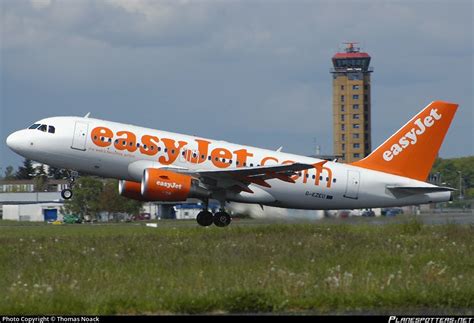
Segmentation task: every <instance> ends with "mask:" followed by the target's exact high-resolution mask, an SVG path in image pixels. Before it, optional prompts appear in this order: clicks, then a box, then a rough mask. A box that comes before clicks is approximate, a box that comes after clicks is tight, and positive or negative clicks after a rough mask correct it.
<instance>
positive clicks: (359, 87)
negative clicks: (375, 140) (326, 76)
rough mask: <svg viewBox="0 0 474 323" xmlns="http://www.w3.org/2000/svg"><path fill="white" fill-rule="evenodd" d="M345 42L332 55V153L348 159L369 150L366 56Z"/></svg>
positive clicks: (354, 159)
mask: <svg viewBox="0 0 474 323" xmlns="http://www.w3.org/2000/svg"><path fill="white" fill-rule="evenodd" d="M355 44H357V43H346V45H347V47H346V48H345V50H344V52H339V53H336V54H335V55H334V56H333V57H332V63H333V68H332V69H331V73H332V79H333V83H332V84H333V85H332V86H333V100H332V102H333V135H334V155H336V156H340V161H341V162H345V163H351V162H354V161H356V160H359V159H362V158H364V157H365V156H367V155H368V154H369V153H370V152H371V124H370V119H371V116H370V108H371V104H370V92H371V86H370V73H372V72H373V69H372V68H371V67H369V64H370V56H369V54H367V53H363V52H361V51H360V48H359V47H355V46H354V45H355Z"/></svg>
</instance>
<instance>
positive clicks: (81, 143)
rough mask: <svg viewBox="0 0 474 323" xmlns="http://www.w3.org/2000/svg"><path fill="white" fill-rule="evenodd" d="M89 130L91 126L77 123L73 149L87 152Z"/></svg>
mask: <svg viewBox="0 0 474 323" xmlns="http://www.w3.org/2000/svg"><path fill="white" fill-rule="evenodd" d="M88 129H89V124H87V123H84V122H81V121H76V125H75V126H74V137H73V138H72V145H71V148H72V149H77V150H83V151H85V150H86V142H87V130H88Z"/></svg>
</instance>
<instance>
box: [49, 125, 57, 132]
mask: <svg viewBox="0 0 474 323" xmlns="http://www.w3.org/2000/svg"><path fill="white" fill-rule="evenodd" d="M48 132H49V133H55V132H56V129H55V128H54V127H53V126H49V127H48Z"/></svg>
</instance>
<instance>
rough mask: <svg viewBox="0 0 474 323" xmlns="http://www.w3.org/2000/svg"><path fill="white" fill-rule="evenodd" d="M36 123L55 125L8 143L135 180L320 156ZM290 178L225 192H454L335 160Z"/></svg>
mask: <svg viewBox="0 0 474 323" xmlns="http://www.w3.org/2000/svg"><path fill="white" fill-rule="evenodd" d="M37 123H39V124H46V125H52V126H54V127H55V132H54V133H49V132H47V131H46V132H43V131H39V130H34V129H25V130H20V131H17V132H15V133H13V134H12V135H11V136H10V137H9V138H8V139H7V144H8V146H9V147H10V148H11V149H13V150H14V151H15V152H17V153H18V154H20V155H22V156H24V157H26V158H29V159H33V160H36V161H39V162H42V163H45V164H48V165H52V166H55V167H59V168H67V169H74V170H78V171H80V172H85V173H90V174H95V175H100V176H103V177H110V178H117V179H122V180H129V181H135V182H140V181H141V176H142V174H143V169H144V168H148V167H154V168H160V167H167V168H179V169H188V170H213V169H220V170H225V169H233V168H240V167H255V166H260V165H267V166H269V165H277V164H291V163H294V162H298V163H304V164H314V163H317V162H320V161H321V160H320V159H317V158H310V157H306V156H300V155H294V154H287V153H283V152H278V151H271V150H266V149H260V148H255V147H251V146H243V145H237V144H232V143H228V142H225V141H219V140H212V139H205V138H201V137H194V136H187V135H182V134H177V133H171V132H166V131H159V130H154V129H148V128H143V127H138V126H133V125H128V124H122V123H116V122H110V121H104V120H98V119H92V118H80V117H54V118H47V119H43V120H41V121H38V122H37ZM97 128H100V129H103V131H102V132H98V130H97ZM94 129H95V135H94V133H93V131H94ZM105 129H107V130H105ZM111 134H112V135H111ZM94 136H95V140H94ZM150 138H153V139H151V140H150ZM97 143H99V145H98V144H97ZM124 143H125V145H124ZM147 144H148V145H147ZM144 145H147V147H146V148H145V147H144ZM151 146H153V150H151V149H150V147H151ZM117 147H118V148H117ZM183 152H184V153H183ZM216 158H217V160H216ZM293 179H294V180H295V183H289V182H286V181H282V180H280V179H270V180H268V184H270V186H271V187H264V186H259V185H257V184H250V186H249V188H251V190H252V191H253V192H254V193H247V192H241V193H239V194H236V193H231V192H227V193H226V194H227V195H226V200H229V201H238V202H244V203H258V204H263V205H272V206H278V207H285V208H297V209H348V208H371V207H389V206H403V205H413V204H423V203H430V202H442V201H448V200H449V198H450V194H451V193H450V192H436V193H426V194H416V195H406V196H403V197H400V196H394V195H393V194H392V192H391V191H390V190H389V189H387V187H388V186H417V187H420V186H425V187H432V186H433V185H431V184H428V183H425V182H422V181H418V180H414V179H410V178H406V177H401V176H396V175H391V174H387V173H383V172H379V171H373V170H369V169H365V168H359V167H355V166H351V165H347V164H341V163H337V162H327V163H325V164H324V167H323V168H322V170H317V169H316V168H315V169H309V170H306V171H302V172H301V175H295V176H294V177H293Z"/></svg>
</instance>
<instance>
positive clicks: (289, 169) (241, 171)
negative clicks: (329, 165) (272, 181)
mask: <svg viewBox="0 0 474 323" xmlns="http://www.w3.org/2000/svg"><path fill="white" fill-rule="evenodd" d="M318 164H319V163H318ZM314 167H315V165H311V164H302V163H294V164H290V165H273V166H256V167H240V168H227V169H216V170H197V171H196V173H198V174H200V175H211V176H212V175H214V176H220V175H221V176H222V175H224V176H225V175H229V176H233V175H237V176H258V175H267V174H271V173H278V174H281V173H288V174H294V173H296V172H299V171H302V170H305V169H310V168H314Z"/></svg>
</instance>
